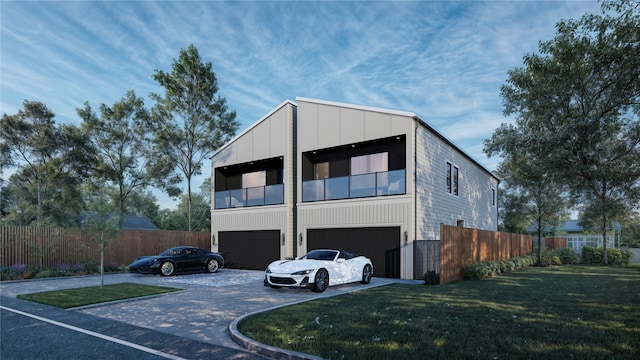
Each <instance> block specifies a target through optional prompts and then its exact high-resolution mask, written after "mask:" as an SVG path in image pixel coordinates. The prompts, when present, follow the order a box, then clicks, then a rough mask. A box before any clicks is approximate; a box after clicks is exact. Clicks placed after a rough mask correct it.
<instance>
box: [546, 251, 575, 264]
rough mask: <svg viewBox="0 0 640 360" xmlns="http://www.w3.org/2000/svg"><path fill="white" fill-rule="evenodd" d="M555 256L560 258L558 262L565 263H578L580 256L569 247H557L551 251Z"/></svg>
mask: <svg viewBox="0 0 640 360" xmlns="http://www.w3.org/2000/svg"><path fill="white" fill-rule="evenodd" d="M551 252H552V253H553V254H554V255H555V256H557V257H558V258H560V262H561V263H562V264H566V265H575V264H579V263H580V256H578V254H576V253H575V252H574V251H573V249H571V248H558V249H553V250H552V251H551Z"/></svg>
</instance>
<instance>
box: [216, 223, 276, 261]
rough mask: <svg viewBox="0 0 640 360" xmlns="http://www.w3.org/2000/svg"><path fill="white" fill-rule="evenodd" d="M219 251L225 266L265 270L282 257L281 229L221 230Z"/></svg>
mask: <svg viewBox="0 0 640 360" xmlns="http://www.w3.org/2000/svg"><path fill="white" fill-rule="evenodd" d="M218 238H219V246H218V251H220V252H221V253H222V256H224V262H225V266H226V267H229V268H233V269H247V270H264V269H266V268H267V265H269V264H270V263H271V262H272V261H275V260H278V259H280V231H279V230H263V231H221V232H219V233H218Z"/></svg>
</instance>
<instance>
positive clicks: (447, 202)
mask: <svg viewBox="0 0 640 360" xmlns="http://www.w3.org/2000/svg"><path fill="white" fill-rule="evenodd" d="M416 144H417V145H416V154H415V156H416V217H417V219H416V233H417V235H416V239H418V240H432V239H439V238H440V224H441V223H442V224H447V225H457V224H458V221H463V224H464V227H472V228H478V229H483V230H494V231H495V230H497V228H498V225H497V221H498V219H497V217H498V215H497V214H498V210H497V206H496V205H494V202H493V200H492V195H493V194H494V193H493V192H492V189H493V190H495V193H497V190H498V188H497V187H498V180H497V179H496V178H495V177H493V176H492V175H490V174H489V173H488V172H487V171H486V170H485V169H484V168H482V167H481V166H480V165H478V164H477V163H475V162H474V161H472V160H471V159H469V158H468V157H467V156H465V155H464V154H463V153H462V152H461V151H459V150H457V149H456V148H455V147H453V146H451V145H450V144H449V143H447V142H446V141H444V140H443V139H442V138H441V137H439V136H437V135H435V134H434V133H433V132H432V131H431V130H429V129H427V128H426V127H425V126H423V125H420V126H418V127H417V130H416ZM447 162H449V163H451V165H452V166H453V167H457V168H458V169H459V172H458V189H459V195H458V196H456V195H454V194H452V193H448V191H447V184H446V167H447Z"/></svg>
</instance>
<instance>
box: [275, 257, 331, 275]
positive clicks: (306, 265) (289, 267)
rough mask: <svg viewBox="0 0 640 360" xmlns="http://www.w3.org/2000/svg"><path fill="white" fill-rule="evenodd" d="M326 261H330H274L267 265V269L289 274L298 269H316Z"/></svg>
mask: <svg viewBox="0 0 640 360" xmlns="http://www.w3.org/2000/svg"><path fill="white" fill-rule="evenodd" d="M327 263H330V261H323V260H307V259H303V260H285V261H275V262H273V263H271V265H269V269H270V270H271V272H274V273H286V274H291V273H294V272H296V271H300V270H307V269H317V268H319V267H322V266H323V264H327Z"/></svg>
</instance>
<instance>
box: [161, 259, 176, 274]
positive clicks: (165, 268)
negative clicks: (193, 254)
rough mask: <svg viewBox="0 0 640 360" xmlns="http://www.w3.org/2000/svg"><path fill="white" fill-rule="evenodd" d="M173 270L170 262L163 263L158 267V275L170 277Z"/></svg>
mask: <svg viewBox="0 0 640 360" xmlns="http://www.w3.org/2000/svg"><path fill="white" fill-rule="evenodd" d="M175 269H176V268H175V267H174V266H173V263H172V262H170V261H165V262H163V263H162V265H160V274H162V276H171V275H173V272H174V271H175Z"/></svg>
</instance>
